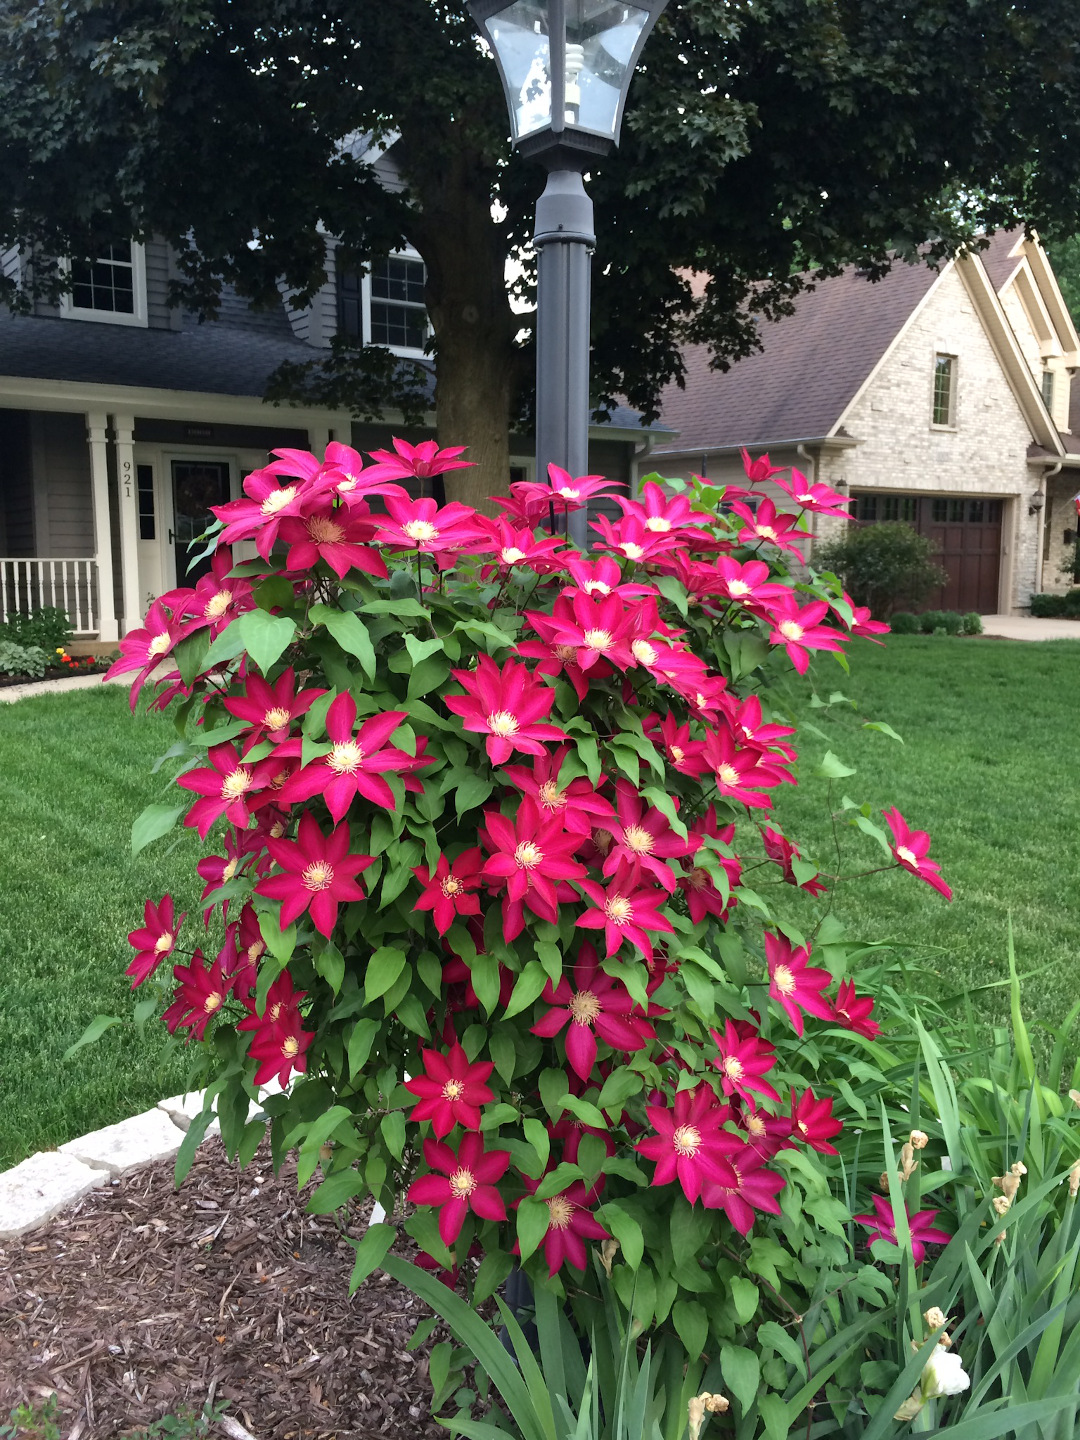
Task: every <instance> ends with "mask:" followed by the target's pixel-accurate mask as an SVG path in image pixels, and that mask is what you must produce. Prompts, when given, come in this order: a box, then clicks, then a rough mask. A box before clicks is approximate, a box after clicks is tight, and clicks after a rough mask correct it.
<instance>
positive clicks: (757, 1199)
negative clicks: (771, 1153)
mask: <svg viewBox="0 0 1080 1440" xmlns="http://www.w3.org/2000/svg"><path fill="white" fill-rule="evenodd" d="M765 1158H766V1157H765V1156H764V1155H763V1154H761V1152H760V1151H758V1150H755V1149H754V1148H753V1146H751V1145H741V1144H740V1145H739V1148H738V1149H737V1150H736V1151H734V1152H732V1153H730V1154H729V1155H728V1157H727V1163H728V1166H729V1168H730V1170H731V1173H732V1177H733V1178H732V1179H731V1180H730V1181H726V1182H725V1181H721V1182H719V1183H718V1184H709V1185H707V1186H706V1187H705V1188H704V1189H703V1191H702V1195H701V1203H702V1204H703V1205H704V1206H705V1207H706V1209H711V1210H723V1212H724V1214H725V1215H726V1216H727V1217H728V1219H729V1220H730V1221H731V1223H732V1225H734V1227H735V1229H736V1230H738V1232H739V1234H740V1235H749V1233H750V1231H751V1230H752V1229H753V1225H754V1221H755V1219H756V1218H757V1217H756V1215H755V1213H754V1212H755V1211H757V1210H761V1211H763V1212H764V1213H765V1214H767V1215H779V1214H780V1206H779V1204H778V1203H777V1199H776V1197H777V1195H779V1193H780V1191H781V1190H782V1189H783V1188H784V1186H785V1184H786V1183H787V1182H786V1181H785V1179H784V1177H783V1176H782V1175H778V1174H777V1173H776V1171H775V1170H767V1169H765Z"/></svg>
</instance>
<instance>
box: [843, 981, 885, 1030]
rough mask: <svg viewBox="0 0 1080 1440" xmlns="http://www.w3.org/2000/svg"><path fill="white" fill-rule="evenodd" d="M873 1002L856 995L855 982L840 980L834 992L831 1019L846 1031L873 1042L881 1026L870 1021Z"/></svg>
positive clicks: (864, 996) (863, 996)
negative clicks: (851, 1031) (834, 997)
mask: <svg viewBox="0 0 1080 1440" xmlns="http://www.w3.org/2000/svg"><path fill="white" fill-rule="evenodd" d="M873 1010H874V1002H873V1000H871V999H870V997H869V995H856V994H855V982H854V981H853V980H841V981H840V984H839V986H838V987H837V991H836V999H835V1000H834V1001H833V1018H834V1019H835V1020H836V1023H837V1024H838V1025H843V1026H844V1028H845V1029H846V1030H853V1031H854V1032H855V1034H856V1035H865V1037H866V1038H867V1040H873V1039H875V1038H876V1037H877V1036H878V1035H880V1034H881V1026H880V1025H879V1024H878V1023H877V1021H876V1020H871V1018H870V1016H871V1015H872V1014H873Z"/></svg>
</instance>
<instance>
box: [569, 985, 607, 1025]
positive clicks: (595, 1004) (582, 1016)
mask: <svg viewBox="0 0 1080 1440" xmlns="http://www.w3.org/2000/svg"><path fill="white" fill-rule="evenodd" d="M600 1008H601V1007H600V1001H599V1000H598V999H597V997H596V996H595V995H594V994H593V992H592V991H591V990H579V991H578V993H577V994H576V995H575V996H574V998H573V999H572V1000H571V1001H570V1014H571V1015H572V1016H573V1017H574V1022H575V1023H576V1024H578V1025H591V1024H592V1023H593V1021H594V1020H595V1019H596V1017H597V1016H598V1015H599V1014H600Z"/></svg>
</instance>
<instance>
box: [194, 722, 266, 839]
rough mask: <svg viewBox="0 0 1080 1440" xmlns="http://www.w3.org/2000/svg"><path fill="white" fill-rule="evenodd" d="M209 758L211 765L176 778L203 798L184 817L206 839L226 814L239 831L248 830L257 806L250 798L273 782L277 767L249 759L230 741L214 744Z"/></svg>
mask: <svg viewBox="0 0 1080 1440" xmlns="http://www.w3.org/2000/svg"><path fill="white" fill-rule="evenodd" d="M206 758H207V759H208V760H209V761H210V764H209V765H208V766H206V767H204V768H202V769H199V770H189V771H187V773H186V774H184V775H180V776H178V777H177V781H176V783H177V784H178V785H179V786H180V788H181V789H182V790H194V791H195V793H196V794H197V795H201V796H202V797H203V798H202V799H201V800H196V802H195V804H194V805H192V807H191V809H190V810H189V811H188V813H187V814H186V815H185V816H184V824H185V825H194V826H195V827H196V828H197V830H198V832H199V838H200V839H202V840H205V839H206V836H207V832H208V831H209V829H210V827H211V825H213V823H214V821H215V820H218V819H220V817H221V816H222V815H224V816H225V818H226V820H228V822H229V824H230V825H235V826H236V827H237V829H238V830H244V829H246V828H247V825H248V822H249V821H250V819H251V813H252V810H253V809H254V806H253V805H252V804H251V803H250V801H251V800H252V799H253V798H254V797H255V795H257V794H258V792H259V791H260V790H264V789H265V788H266V786H267V785H268V784H269V783H270V778H271V771H272V770H273V769H274V762H273V761H272V760H270V759H267V760H260V761H257V762H252V761H249V760H245V759H244V758H243V757H242V756H241V755H239V754H238V753H237V750H236V748H235V746H233V745H229V744H227V743H226V744H222V745H212V746H211V747H210V749H209V750H208V751H207V755H206Z"/></svg>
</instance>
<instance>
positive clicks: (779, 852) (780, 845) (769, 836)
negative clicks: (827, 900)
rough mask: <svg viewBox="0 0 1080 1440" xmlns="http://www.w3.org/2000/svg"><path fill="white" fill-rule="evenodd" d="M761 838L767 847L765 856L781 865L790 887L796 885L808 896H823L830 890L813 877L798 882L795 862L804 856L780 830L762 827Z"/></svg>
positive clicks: (781, 870) (785, 879)
mask: <svg viewBox="0 0 1080 1440" xmlns="http://www.w3.org/2000/svg"><path fill="white" fill-rule="evenodd" d="M761 838H762V841H763V842H764V845H765V854H766V855H768V857H769V859H770V860H772V861H773V862H774V863H775V864H777V865H779V867H780V873H781V874H782V875H783V877H784V881H785V883H786V884H788V885H796V886H798V888H799V889H800V890H805V891H806V892H807V894H808V895H823V894H824V893H825V891H826V890H827V889H828V886H827V885H825V884H824V883H823V882H822V881H821V880H818V879H816V878H815V877H814V876H811V877H810V879H809V880H804V881H800V880H796V879H795V870H794V866H793V862H794V861H796V860H801V859H802V855H801V852H800V850H799V847H798V846H797V845H796V844H795V843H794V842H793V841H791V840H789V839H788V838H787V836H786V835H783V834H781V832H780V831H779V830H773V829H772V828H771V827H770V826H768V825H762V826H761Z"/></svg>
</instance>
